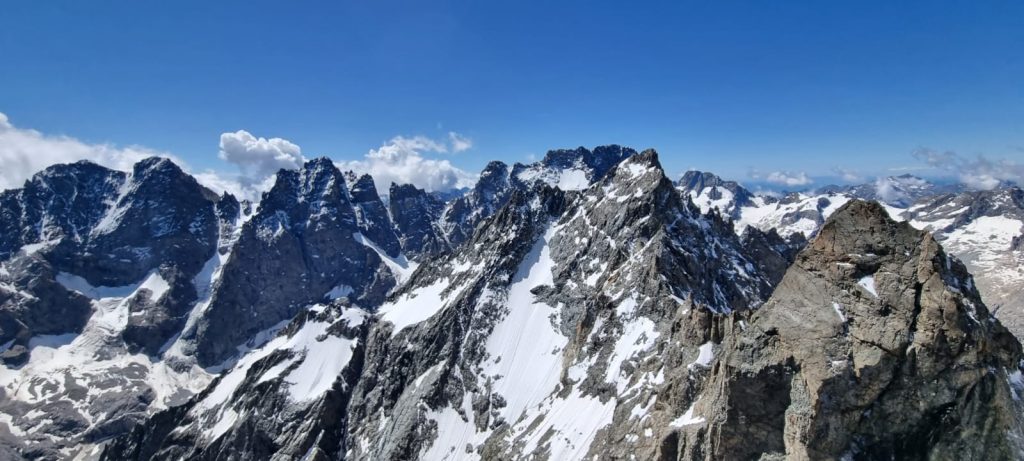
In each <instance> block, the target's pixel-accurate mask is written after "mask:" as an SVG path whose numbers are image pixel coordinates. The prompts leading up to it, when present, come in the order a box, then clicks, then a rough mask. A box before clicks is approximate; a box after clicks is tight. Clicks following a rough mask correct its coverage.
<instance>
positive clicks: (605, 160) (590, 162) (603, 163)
mask: <svg viewBox="0 0 1024 461" xmlns="http://www.w3.org/2000/svg"><path fill="white" fill-rule="evenodd" d="M633 154H636V151H635V150H633V149H630V148H628V147H622V146H619V145H615V144H612V145H607V146H598V147H595V148H594V150H593V151H590V150H588V149H587V148H585V147H582V146H581V147H577V148H575V149H555V150H550V151H548V152H547V154H545V155H544V159H543V160H542V161H541V163H542V164H543V165H544V166H546V167H548V168H555V169H563V170H564V169H569V168H572V167H579V166H585V167H587V168H588V169H590V171H591V172H592V176H591V177H590V179H591V180H592V181H596V180H598V179H600V178H601V177H602V176H604V174H605V173H607V172H608V171H609V170H611V169H612V168H613V167H614V166H615V165H617V164H618V163H619V162H621V161H622V160H623V159H625V158H627V157H629V156H631V155H633Z"/></svg>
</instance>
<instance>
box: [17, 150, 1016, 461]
mask: <svg viewBox="0 0 1024 461" xmlns="http://www.w3.org/2000/svg"><path fill="white" fill-rule="evenodd" d="M383 192H386V194H385V193H383ZM1022 233H1024V192H1022V190H1021V189H1020V188H1018V187H1016V186H1014V185H1009V184H1006V185H1003V186H1002V187H999V188H996V189H993V190H988V191H977V190H967V189H965V188H963V187H962V186H953V185H936V184H933V183H930V182H928V181H925V180H923V179H920V178H916V177H913V176H909V175H904V176H896V177H890V178H882V179H879V180H877V181H875V182H872V183H870V184H864V185H858V186H828V187H824V188H820V189H819V190H816V191H814V192H805V193H791V194H788V195H785V196H772V195H764V194H756V193H753V192H751V191H749V190H747V189H745V188H744V187H743V186H741V185H740V184H738V183H736V182H733V181H726V180H723V179H721V178H719V177H718V176H716V175H714V174H712V173H708V172H697V171H691V172H687V173H686V174H684V175H683V176H682V177H681V178H679V179H678V180H675V181H673V180H672V179H670V178H668V177H667V176H666V175H665V173H664V170H663V169H662V167H661V164H660V161H659V158H658V155H657V153H656V152H654V151H652V150H648V151H644V152H636V151H634V150H632V149H629V148H625V147H620V146H602V147H597V148H594V149H592V150H591V149H585V148H577V149H571V150H553V151H550V152H548V153H547V155H546V156H545V157H544V158H543V160H541V161H539V162H536V163H533V164H529V165H523V164H514V165H508V164H505V163H502V162H491V163H489V164H488V165H487V166H486V168H485V169H484V171H483V172H482V173H481V175H480V179H479V181H478V182H477V184H476V185H475V186H474V187H473V188H471V189H469V190H467V191H464V193H459V194H437V193H431V192H426V191H424V190H422V189H418V188H416V187H414V186H412V185H399V184H393V185H391V187H390V188H389V190H387V191H378V190H377V188H376V187H375V185H374V181H373V178H371V177H370V176H366V175H362V176H359V175H356V174H354V173H352V172H346V171H341V170H339V169H338V168H337V167H336V166H335V164H334V163H332V162H331V161H330V160H329V159H326V158H320V159H314V160H311V161H308V162H306V163H305V164H304V165H303V166H302V168H300V169H298V170H281V171H280V172H278V173H277V176H276V181H275V182H274V185H273V187H272V188H271V189H270V190H269V191H267V192H265V193H264V194H263V196H262V198H261V200H260V201H259V202H258V203H249V202H246V201H239V200H238V199H236V198H235V197H233V196H231V195H229V194H221V195H218V194H215V193H213V192H211V191H210V190H208V189H206V188H205V187H203V186H202V185H200V184H199V183H198V182H197V181H196V180H195V179H194V178H193V177H191V176H190V175H188V174H186V173H185V172H183V171H182V170H181V169H180V168H179V167H178V166H177V165H175V164H174V163H173V162H171V161H170V160H167V159H159V158H151V159H146V160H143V161H141V162H139V163H138V164H136V165H135V166H134V168H133V170H132V171H131V172H119V171H114V170H110V169H107V168H104V167H101V166H97V165H95V164H92V163H89V162H79V163H75V164H69V165H54V166H52V167H50V168H47V169H46V170H44V171H42V172H40V173H38V174H36V175H35V176H34V177H33V178H32V179H31V180H29V181H28V182H26V184H25V186H24V187H23V188H21V189H14V190H7V191H3V192H0V361H2V365H0V458H10V459H21V458H25V459H109V460H121V459H302V460H327V459H522V458H547V459H584V458H586V459H594V458H595V457H596V458H599V459H631V457H635V458H636V459H666V460H667V459H673V460H675V459H685V460H695V459H781V458H784V457H790V458H794V459H880V458H886V459H919V458H938V459H1010V458H1019V457H1022V456H1024V442H1022V441H1024V406H1022V404H1021V402H1020V395H1021V393H1022V392H1024V378H1022V374H1021V373H1022V368H1021V359H1022V358H1024V354H1022V351H1021V345H1020V342H1019V341H1018V340H1017V339H1016V337H1021V336H1022V335H1024V295H1022V293H1024V237H1022ZM971 274H973V276H972V275H971ZM1004 325H1005V326H1004ZM1015 335H1016V337H1015Z"/></svg>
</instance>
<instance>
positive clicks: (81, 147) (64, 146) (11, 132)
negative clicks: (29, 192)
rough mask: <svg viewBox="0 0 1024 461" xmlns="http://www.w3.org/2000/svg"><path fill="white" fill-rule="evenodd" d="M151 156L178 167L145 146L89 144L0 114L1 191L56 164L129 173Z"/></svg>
mask: <svg viewBox="0 0 1024 461" xmlns="http://www.w3.org/2000/svg"><path fill="white" fill-rule="evenodd" d="M153 156H159V157H167V158H170V159H172V160H174V161H175V162H176V163H178V164H181V161H180V160H178V159H176V158H175V157H174V156H173V155H171V154H168V153H166V152H160V151H156V150H153V149H149V148H146V147H141V146H128V147H117V146H114V145H111V144H89V143H85V142H82V141H80V140H78V139H75V138H72V137H68V136H60V135H47V134H43V133H40V132H38V131H36V130H32V129H28V128H20V127H17V126H15V125H14V124H13V123H11V122H10V120H9V119H8V118H7V115H5V114H3V113H0V190H2V189H11V188H18V187H21V186H22V185H24V183H25V180H27V179H29V178H31V177H32V175H33V174H35V173H37V172H38V171H40V170H42V169H44V168H46V167H48V166H50V165H53V164H57V163H73V162H77V161H79V160H90V161H92V162H95V163H98V164H100V165H103V166H106V167H108V168H113V169H117V170H122V171H129V170H131V167H132V165H133V164H135V162H138V161H139V160H142V159H144V158H146V157H153Z"/></svg>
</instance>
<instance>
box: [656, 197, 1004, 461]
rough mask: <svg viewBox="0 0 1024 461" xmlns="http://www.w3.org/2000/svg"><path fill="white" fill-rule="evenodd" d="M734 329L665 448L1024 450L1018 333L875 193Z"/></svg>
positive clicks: (689, 453)
mask: <svg viewBox="0 0 1024 461" xmlns="http://www.w3.org/2000/svg"><path fill="white" fill-rule="evenodd" d="M732 333H733V335H730V336H727V341H726V342H725V344H724V345H723V349H724V351H723V354H722V357H721V359H720V360H719V361H717V362H716V363H715V364H714V365H713V366H714V369H715V373H714V375H713V376H712V377H711V381H710V382H709V383H708V384H707V385H706V386H705V389H706V391H705V393H704V394H703V395H702V396H701V397H700V398H699V399H697V400H696V402H695V403H694V404H692V405H691V406H690V410H689V411H688V415H685V417H684V418H683V419H682V420H681V421H680V422H681V423H682V424H678V426H679V427H680V429H678V430H679V431H681V434H676V435H673V436H672V437H675V440H678V441H679V443H678V444H673V443H669V444H668V445H670V446H668V447H667V449H666V450H664V451H663V452H662V453H663V454H665V453H678V454H679V457H680V458H682V459H752V458H761V459H764V458H765V457H768V458H780V459H781V458H782V457H785V458H786V459H840V458H842V459H1013V458H1019V457H1020V456H1021V455H1022V453H1024V452H1022V451H1021V450H1022V448H1024V447H1022V445H1021V442H1020V440H1019V434H1020V433H1021V430H1022V428H1021V416H1020V415H1021V410H1022V408H1021V405H1020V403H1019V402H1018V393H1019V392H1021V390H1022V389H1021V386H1022V384H1024V383H1022V382H1021V379H1020V376H1021V374H1020V369H1019V366H1020V360H1021V346H1020V343H1019V342H1018V341H1017V340H1016V339H1015V338H1014V337H1013V336H1012V335H1011V334H1010V333H1009V332H1008V331H1007V330H1006V328H1004V327H1003V326H1002V325H1001V324H1000V323H999V321H998V320H996V319H995V318H994V317H992V316H991V314H990V313H989V312H988V310H987V309H986V308H985V305H984V303H982V301H981V298H980V296H979V294H978V292H977V290H976V289H975V288H974V287H973V285H972V283H971V277H970V275H969V274H968V273H967V272H966V270H965V268H964V266H963V265H962V264H961V263H960V262H959V261H957V260H955V259H953V258H951V257H950V256H948V255H947V254H946V253H945V252H944V251H943V250H942V248H941V247H940V246H939V244H938V243H937V242H936V241H935V239H934V238H932V236H931V235H930V234H927V233H924V232H921V231H918V230H916V229H914V228H912V227H910V225H909V224H906V223H896V222H894V221H892V220H891V219H890V218H889V217H888V215H887V213H886V211H885V209H884V208H883V207H882V206H880V205H878V204H876V203H866V202H860V201H854V202H851V203H849V204H847V205H845V206H844V207H843V208H842V209H840V210H839V211H837V212H836V213H835V214H834V215H833V216H832V217H831V218H830V219H829V221H828V222H827V223H826V224H825V226H824V227H823V228H822V229H821V232H820V233H819V235H818V237H817V238H816V239H815V240H814V241H813V242H811V244H810V245H809V246H808V247H807V249H805V250H804V251H803V252H801V253H800V255H799V256H798V257H797V260H796V262H795V263H794V265H793V266H792V267H791V268H790V269H789V271H788V272H787V273H786V275H785V277H784V278H783V280H782V282H781V284H780V285H779V287H778V289H777V290H776V291H775V293H774V294H773V296H772V298H771V299H770V300H769V301H768V303H767V304H766V305H765V306H764V307H763V308H761V309H760V310H758V311H757V312H755V313H754V314H753V315H752V316H751V318H750V320H749V323H746V322H744V323H739V322H736V323H734V324H733V325H732ZM698 416H699V417H698ZM705 420H706V421H705ZM666 437H668V436H666ZM666 440H669V439H668V438H666Z"/></svg>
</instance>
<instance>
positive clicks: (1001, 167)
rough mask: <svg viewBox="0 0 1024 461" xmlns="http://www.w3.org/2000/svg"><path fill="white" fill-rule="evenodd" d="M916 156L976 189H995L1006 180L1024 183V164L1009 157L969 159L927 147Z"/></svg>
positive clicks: (981, 156) (954, 153)
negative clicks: (1008, 158)
mask: <svg viewBox="0 0 1024 461" xmlns="http://www.w3.org/2000/svg"><path fill="white" fill-rule="evenodd" d="M914 157H916V158H917V159H919V160H923V161H924V162H925V163H927V164H928V166H930V167H934V168H939V169H943V170H946V171H948V172H950V173H952V174H955V175H956V176H957V177H958V178H959V179H960V182H962V183H964V184H965V185H966V186H968V187H971V188H975V189H981V190H990V189H994V188H996V187H998V186H999V185H1000V184H1001V183H1002V182H1004V181H1012V182H1015V183H1017V184H1022V183H1024V164H1020V163H1017V162H1014V161H1011V160H1007V159H994V160H993V159H989V158H987V157H985V156H983V155H978V156H977V157H975V158H973V159H969V158H964V157H961V156H960V155H959V154H957V153H956V152H952V151H946V152H938V151H936V150H932V149H926V148H921V149H918V150H917V151H915V152H914Z"/></svg>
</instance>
